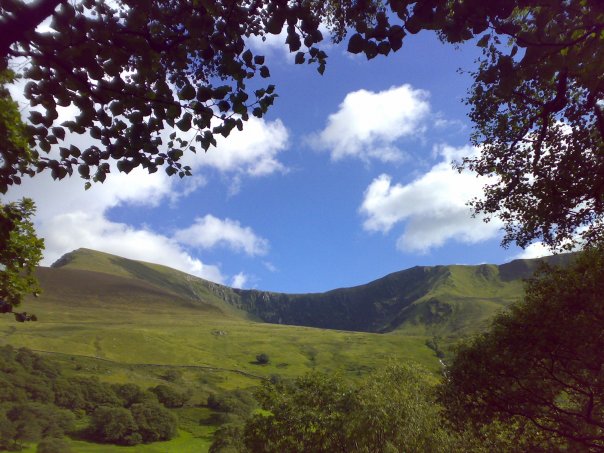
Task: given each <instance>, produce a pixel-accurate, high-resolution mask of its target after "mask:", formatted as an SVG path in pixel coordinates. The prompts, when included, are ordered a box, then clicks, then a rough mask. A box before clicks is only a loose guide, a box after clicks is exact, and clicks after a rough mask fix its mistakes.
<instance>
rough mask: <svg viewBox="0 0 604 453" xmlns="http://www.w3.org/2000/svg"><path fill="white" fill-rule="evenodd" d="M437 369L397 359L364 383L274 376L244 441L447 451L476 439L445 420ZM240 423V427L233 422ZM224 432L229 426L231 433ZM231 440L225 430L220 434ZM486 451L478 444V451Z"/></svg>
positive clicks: (264, 448)
mask: <svg viewBox="0 0 604 453" xmlns="http://www.w3.org/2000/svg"><path fill="white" fill-rule="evenodd" d="M433 380H434V377H433V376H430V374H429V373H428V372H426V371H425V370H423V369H422V368H420V367H418V366H416V365H413V364H404V365H391V366H388V367H387V368H385V369H383V370H381V371H379V372H375V373H373V374H371V375H370V376H368V377H367V379H366V380H364V381H363V382H362V383H358V384H351V383H347V382H345V381H344V380H343V379H342V378H341V377H339V376H327V375H324V374H318V373H315V374H309V375H306V376H303V377H300V378H298V379H296V380H295V381H293V382H277V383H276V384H271V383H266V384H265V386H264V387H263V388H262V389H261V390H260V391H259V392H258V399H259V402H260V404H261V406H262V409H264V412H262V413H257V414H255V415H254V416H253V417H252V418H250V419H248V421H247V423H246V425H245V428H244V429H243V434H242V433H241V432H239V431H237V430H233V432H232V435H233V436H237V437H239V438H240V442H241V439H242V440H243V444H244V445H238V448H239V449H241V450H242V451H250V452H252V451H253V452H281V451H288V452H307V451H313V452H340V451H341V452H347V451H355V452H392V451H416V452H439V451H442V452H445V451H464V450H465V451H468V449H472V447H471V444H469V443H467V442H464V439H463V437H461V436H456V435H452V434H450V433H449V432H447V431H446V430H445V429H444V428H443V427H442V425H441V420H440V417H439V412H440V407H439V406H438V404H436V403H435V401H434V400H433V399H432V382H433ZM231 429H232V428H231ZM223 434H224V433H223ZM217 440H218V441H219V442H220V443H221V444H227V442H225V439H224V438H223V437H220V436H219V437H218V439H217ZM473 451H478V450H473Z"/></svg>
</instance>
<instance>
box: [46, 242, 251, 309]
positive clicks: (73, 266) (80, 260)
mask: <svg viewBox="0 0 604 453" xmlns="http://www.w3.org/2000/svg"><path fill="white" fill-rule="evenodd" d="M52 268H53V269H61V270H78V271H92V272H96V273H99V274H107V275H111V276H114V277H121V278H124V279H129V280H130V281H136V282H140V283H141V284H143V283H144V284H146V285H148V286H149V287H154V288H156V289H157V290H159V291H162V292H167V293H170V294H171V295H172V296H177V297H178V298H179V300H181V301H182V300H187V301H189V303H190V304H195V305H197V304H201V305H212V306H214V307H216V308H218V309H219V310H221V311H222V312H224V313H225V314H228V315H232V316H236V317H239V318H253V317H252V316H250V314H249V313H247V312H245V311H240V310H237V309H235V308H234V307H233V305H231V304H229V303H225V300H226V299H228V298H229V297H232V294H233V291H232V290H231V289H230V288H228V287H226V286H222V285H218V284H215V283H212V282H209V281H207V280H203V279H201V278H198V277H194V276H192V275H188V274H185V273H184V272H180V271H177V270H175V269H172V268H170V267H167V266H162V265H159V264H153V263H146V262H143V261H135V260H129V259H126V258H122V257H119V256H115V255H111V254H108V253H103V252H98V251H96V250H90V249H77V250H74V251H73V252H71V253H68V254H66V255H64V256H63V257H62V258H60V259H59V260H58V261H56V262H55V263H54V264H53V265H52ZM66 283H67V284H68V282H66Z"/></svg>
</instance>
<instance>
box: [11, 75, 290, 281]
mask: <svg viewBox="0 0 604 453" xmlns="http://www.w3.org/2000/svg"><path fill="white" fill-rule="evenodd" d="M23 83H25V81H20V82H19V83H18V84H15V85H14V86H12V87H11V93H12V95H13V97H14V99H15V100H17V101H18V102H19V104H20V106H21V107H22V114H23V115H24V117H26V116H27V114H28V111H29V106H28V103H27V101H26V100H25V99H24V98H23ZM58 113H59V119H58V120H57V121H58V122H62V121H65V120H69V119H73V118H74V116H75V115H76V114H77V109H76V108H75V107H73V106H70V107H66V108H59V109H58ZM171 132H172V131H170V130H166V131H164V135H166V137H165V138H167V136H168V135H169V134H170V133H171ZM165 141H166V142H167V140H165ZM217 142H218V143H217V145H218V146H217V147H216V148H211V149H210V150H209V151H208V152H207V153H203V152H202V153H199V154H193V153H187V154H186V155H185V157H184V158H183V160H182V161H183V163H184V164H185V165H190V166H191V167H192V168H193V170H194V172H195V176H193V177H189V178H186V179H185V180H184V181H182V182H179V181H178V179H177V178H170V177H168V176H167V175H166V174H165V172H163V171H158V172H156V173H153V174H148V172H146V171H145V170H143V169H141V168H137V169H135V170H133V171H132V172H131V173H129V174H124V173H120V172H118V171H117V168H116V165H115V163H111V174H110V175H109V176H108V178H107V180H106V181H105V183H104V184H93V185H92V187H91V188H90V189H89V190H88V191H85V190H84V181H83V180H82V179H80V178H78V177H77V176H76V177H73V178H67V179H65V180H62V181H53V180H52V179H51V177H50V173H49V172H44V173H41V174H39V175H36V176H35V177H34V178H33V179H28V178H26V179H25V180H24V181H23V184H22V185H21V186H16V187H13V188H11V189H10V190H9V193H8V194H7V199H8V200H9V201H11V200H17V199H20V198H21V197H24V196H25V197H30V198H33V199H34V201H36V205H37V214H36V217H35V224H36V228H37V231H38V234H39V235H40V236H41V237H44V238H45V241H46V251H45V253H44V259H43V261H42V264H44V265H49V264H51V263H52V262H54V261H55V260H56V259H58V258H59V257H60V256H62V255H63V254H64V253H67V252H69V251H71V250H73V249H76V248H79V247H87V248H92V249H96V250H101V251H105V252H108V253H115V254H118V255H120V256H124V257H127V258H131V259H138V260H144V261H151V262H160V263H162V264H165V265H167V266H170V267H173V268H176V269H179V270H181V271H184V272H187V273H190V274H193V275H197V276H199V277H202V278H206V279H208V280H212V281H215V282H217V283H224V282H225V281H226V277H225V276H223V275H222V273H221V271H220V269H219V267H218V266H216V265H209V264H205V263H203V262H202V261H201V260H199V259H197V258H194V257H193V256H191V255H190V254H189V253H188V252H187V250H186V249H185V247H186V246H187V245H188V244H183V243H180V242H178V241H177V240H176V239H175V238H174V237H173V236H166V235H162V234H158V233H156V232H154V231H152V230H151V229H149V228H134V227H132V226H130V225H127V224H123V223H116V222H112V221H110V220H109V219H108V218H107V213H108V211H109V210H110V209H111V208H114V207H116V206H124V205H128V206H133V205H139V206H140V205H144V206H150V207H157V206H160V205H161V204H163V203H165V202H166V200H168V201H171V202H177V201H178V200H179V199H180V198H182V197H185V196H187V195H189V194H191V193H193V192H195V191H196V190H197V189H198V188H200V187H202V186H204V185H206V184H207V183H208V180H207V178H206V175H205V171H204V170H205V169H215V170H217V171H218V172H220V173H221V174H227V175H232V179H233V180H234V181H236V182H237V184H236V185H240V184H241V180H242V178H244V177H260V176H266V175H269V174H271V173H274V172H278V171H281V172H285V171H286V168H285V166H284V165H283V164H282V163H281V162H280V161H279V160H278V156H277V154H278V153H280V152H282V151H283V150H285V149H286V148H287V146H288V131H287V129H286V128H285V126H284V125H283V123H282V122H281V121H280V120H275V121H265V120H264V119H258V118H251V119H250V121H248V122H246V123H245V126H244V130H243V131H238V130H234V131H233V132H232V133H231V135H230V136H229V137H228V138H224V137H217ZM66 143H70V144H73V145H75V146H78V147H80V148H81V149H83V148H85V147H87V146H90V145H91V144H93V143H95V141H94V140H93V139H92V138H90V137H89V136H86V135H78V134H68V135H67V137H66ZM97 144H98V143H97ZM56 153H57V151H56V150H55V149H53V150H52V151H51V155H54V154H56ZM208 218H212V217H211V216H210V217H206V219H208ZM213 219H215V218H213ZM215 220H216V221H218V219H215ZM227 220H228V219H227ZM228 222H230V223H229V225H230V226H231V229H230V230H228V231H229V232H230V233H231V235H232V237H222V238H219V239H218V241H217V243H224V244H227V245H228V246H230V248H231V249H234V250H237V251H242V252H245V253H248V254H262V253H266V251H267V250H268V242H267V241H266V240H264V239H262V238H258V237H256V241H255V242H254V241H252V242H249V238H247V241H248V242H242V240H240V242H237V237H236V235H234V233H233V231H237V230H236V228H234V226H235V225H236V226H238V227H239V229H240V230H241V231H242V232H244V233H245V232H247V231H248V230H249V229H246V228H245V227H242V226H240V225H238V224H237V223H236V222H235V221H232V220H228ZM194 226H196V225H193V226H192V227H191V228H193V227H194ZM197 226H198V225H197ZM186 230H187V229H184V230H183V231H186ZM249 231H251V230H249Z"/></svg>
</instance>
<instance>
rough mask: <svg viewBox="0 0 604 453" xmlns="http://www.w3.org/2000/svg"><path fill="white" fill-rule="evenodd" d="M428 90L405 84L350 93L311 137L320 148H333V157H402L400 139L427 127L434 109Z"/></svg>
mask: <svg viewBox="0 0 604 453" xmlns="http://www.w3.org/2000/svg"><path fill="white" fill-rule="evenodd" d="M428 96H429V94H428V92H427V91H424V90H419V89H414V88H413V87H412V86H411V85H408V84H405V85H402V86H399V87H392V88H390V89H388V90H385V91H380V92H377V93H375V92H372V91H367V90H359V91H354V92H352V93H348V94H347V95H346V97H345V98H344V101H343V102H342V103H341V104H340V106H339V110H338V111H337V112H336V113H333V114H331V115H329V118H328V120H327V125H326V127H325V129H323V130H322V131H321V132H319V133H318V134H317V135H315V136H314V137H312V138H311V140H310V142H311V144H312V145H313V146H315V147H316V148H319V149H326V150H329V151H330V153H331V158H332V159H333V160H340V159H343V158H346V157H356V158H358V159H361V160H364V161H368V160H370V159H376V160H380V161H383V162H396V161H402V160H403V159H404V157H405V154H404V153H403V152H402V151H401V150H400V149H398V147H397V146H396V141H397V140H399V139H401V138H403V137H415V136H418V135H421V133H422V132H423V131H424V130H425V124H424V123H425V120H426V119H427V117H428V116H429V113H430V104H429V103H428V101H427V99H428Z"/></svg>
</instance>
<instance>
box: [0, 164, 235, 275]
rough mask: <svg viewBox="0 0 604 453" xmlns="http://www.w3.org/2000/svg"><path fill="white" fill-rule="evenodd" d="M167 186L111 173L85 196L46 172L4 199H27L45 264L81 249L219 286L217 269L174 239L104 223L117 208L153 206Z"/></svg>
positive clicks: (156, 178) (72, 182) (156, 179)
mask: <svg viewBox="0 0 604 453" xmlns="http://www.w3.org/2000/svg"><path fill="white" fill-rule="evenodd" d="M124 178H128V179H127V180H126V179H124ZM171 184H172V180H171V179H170V178H168V177H167V176H166V175H164V174H162V173H161V172H157V173H154V174H152V175H148V174H145V173H144V171H143V170H140V169H139V170H134V171H133V172H132V173H130V174H129V175H124V174H115V175H113V174H112V175H111V176H110V177H109V178H108V179H107V180H106V182H105V183H104V184H93V186H92V188H91V189H90V190H88V191H85V190H84V187H83V181H82V180H81V179H79V178H71V179H65V180H62V181H53V180H52V178H51V177H50V175H49V174H48V173H41V174H39V175H36V176H35V177H34V178H32V179H25V180H24V181H23V184H22V185H20V186H15V187H13V188H11V189H10V190H9V192H8V194H7V195H8V196H7V198H8V199H9V200H17V199H20V198H21V197H30V198H33V199H34V201H35V202H36V205H37V213H36V217H35V224H36V230H37V232H38V234H39V235H40V236H41V237H43V238H44V240H45V246H46V250H45V251H44V259H43V260H42V264H44V265H50V264H52V263H53V262H54V261H56V260H57V259H58V258H59V257H61V256H62V255H63V254H65V253H67V252H69V251H71V250H74V249H77V248H80V247H86V248H91V249H95V250H101V251H104V252H107V253H114V254H117V255H119V256H123V257H126V258H130V259H136V260H143V261H150V262H156V263H162V264H165V265H167V266H170V267H173V268H175V269H179V270H181V271H183V272H187V273H189V274H193V275H196V276H198V277H202V278H205V279H208V280H212V281H215V282H217V283H222V282H224V281H225V277H224V276H223V275H222V273H221V271H220V269H219V268H218V267H217V266H215V265H208V264H205V263H203V262H202V261H201V260H199V259H197V258H194V257H192V256H191V255H189V254H188V253H187V252H186V251H185V250H184V248H183V247H182V246H181V245H180V244H179V243H178V242H177V241H175V240H174V239H173V238H171V237H168V236H165V235H161V234H158V233H156V232H153V231H152V230H150V229H148V228H139V229H137V228H134V227H132V226H130V225H127V224H124V223H118V222H112V221H110V220H108V219H107V211H108V210H109V209H111V208H112V207H115V206H118V205H120V204H128V205H146V206H158V205H159V203H160V202H161V201H162V200H163V199H165V198H166V197H169V195H170V193H171V192H170V191H171V188H172V185H171Z"/></svg>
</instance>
